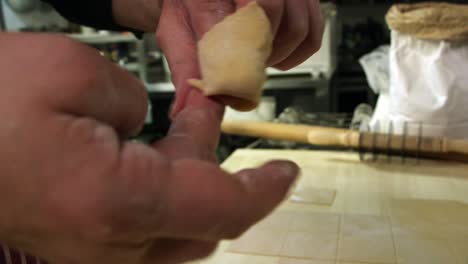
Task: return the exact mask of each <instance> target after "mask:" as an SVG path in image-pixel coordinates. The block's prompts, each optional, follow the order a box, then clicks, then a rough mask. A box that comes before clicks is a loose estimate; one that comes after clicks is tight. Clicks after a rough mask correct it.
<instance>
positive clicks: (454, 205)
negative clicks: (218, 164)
mask: <svg viewBox="0 0 468 264" xmlns="http://www.w3.org/2000/svg"><path fill="white" fill-rule="evenodd" d="M272 159H290V160H293V161H295V162H297V163H298V164H299V165H300V167H301V168H302V177H301V179H300V181H299V183H298V187H297V190H308V188H311V189H310V190H312V191H317V192H320V191H321V190H328V191H336V197H335V199H334V200H333V201H332V202H331V203H330V204H329V205H323V204H322V205H319V204H316V203H310V204H303V203H295V202H293V201H291V200H288V201H286V202H284V203H283V204H282V205H281V206H280V207H279V208H278V210H276V211H275V212H274V213H273V214H272V215H271V216H269V217H268V218H267V220H266V221H263V222H261V223H260V224H258V225H257V226H255V227H253V228H252V229H251V230H250V231H248V232H247V234H246V235H245V236H243V237H241V238H240V239H239V240H237V241H235V242H233V243H231V242H223V243H222V244H221V246H220V248H219V250H218V251H217V252H216V254H214V256H213V257H211V258H210V259H208V260H204V261H201V262H198V263H210V264H211V263H223V264H224V263H233V264H234V263H235V264H237V263H248V264H307V263H309V264H355V263H369V264H374V263H398V264H402V263H408V264H431V263H434V264H451V263H454V264H467V263H468V164H460V163H445V162H435V161H421V162H419V164H417V163H416V162H415V161H411V160H409V161H407V162H406V164H402V163H401V162H400V161H399V160H398V159H394V160H393V161H392V162H390V163H388V162H386V161H381V162H361V161H359V158H358V155H357V154H355V153H344V152H320V151H278V150H239V151H236V152H235V153H234V154H233V155H232V156H231V157H230V158H229V159H228V160H227V161H226V162H225V163H224V164H223V167H224V168H225V169H226V170H228V171H231V172H235V171H238V170H240V169H244V168H249V167H255V166H259V165H261V164H263V163H264V162H266V161H269V160H272ZM233 252H237V253H233Z"/></svg>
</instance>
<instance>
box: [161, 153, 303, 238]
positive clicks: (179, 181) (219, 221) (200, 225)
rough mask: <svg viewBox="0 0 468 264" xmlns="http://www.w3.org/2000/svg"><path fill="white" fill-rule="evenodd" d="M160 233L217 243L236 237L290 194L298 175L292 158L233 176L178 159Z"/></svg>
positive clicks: (200, 164) (163, 212) (163, 210)
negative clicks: (291, 161) (289, 160)
mask: <svg viewBox="0 0 468 264" xmlns="http://www.w3.org/2000/svg"><path fill="white" fill-rule="evenodd" d="M172 169H173V170H172V171H173V174H172V175H171V177H170V179H168V183H167V184H168V185H167V188H169V189H170V190H171V191H170V192H166V195H165V196H164V197H160V199H161V202H163V203H164V204H165V205H166V206H164V207H161V211H160V212H159V213H160V215H161V216H162V218H161V219H159V222H158V226H157V227H156V228H157V230H158V231H157V234H158V235H161V236H170V237H180V238H189V239H190V238H193V239H203V240H212V241H218V240H220V239H225V238H235V237H238V236H240V235H241V234H242V233H243V232H245V231H246V230H247V229H248V228H249V227H250V226H252V225H253V224H255V223H256V222H257V221H259V220H260V219H262V218H263V217H265V216H266V215H268V214H269V213H270V212H271V211H272V210H273V209H274V208H275V207H276V206H277V205H278V204H279V203H280V202H281V201H283V200H284V198H285V197H286V195H287V193H288V190H289V188H290V186H291V185H292V184H293V182H294V181H295V179H296V177H297V174H298V171H299V169H298V167H297V166H296V165H295V164H293V163H290V162H272V163H269V164H267V165H265V166H263V167H261V168H259V169H257V170H246V171H243V172H240V173H238V174H236V176H235V177H233V176H231V175H229V174H227V173H225V172H222V171H221V170H219V168H218V167H217V166H213V165H212V164H209V163H201V162H195V161H190V160H186V161H180V162H177V164H175V165H174V166H173V168H172Z"/></svg>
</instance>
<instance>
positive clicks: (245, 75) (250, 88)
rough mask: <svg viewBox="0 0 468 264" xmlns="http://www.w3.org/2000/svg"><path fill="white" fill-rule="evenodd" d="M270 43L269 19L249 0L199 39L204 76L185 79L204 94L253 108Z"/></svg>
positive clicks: (258, 95)
mask: <svg viewBox="0 0 468 264" xmlns="http://www.w3.org/2000/svg"><path fill="white" fill-rule="evenodd" d="M272 46H273V33H272V30H271V24H270V21H269V19H268V17H267V16H266V14H265V11H264V10H263V9H262V8H261V7H260V6H259V5H258V4H257V2H252V3H250V4H248V5H246V6H245V7H242V8H240V9H239V10H237V12H235V13H234V14H232V15H230V16H228V17H226V18H225V19H224V20H223V21H221V22H220V23H218V24H216V25H215V26H214V27H213V28H212V29H211V30H210V31H208V32H207V33H206V34H205V35H204V36H203V38H202V39H201V40H200V41H199V43H198V57H199V62H200V68H201V74H202V76H203V80H194V79H190V80H188V82H189V84H190V85H192V86H194V87H197V88H199V89H201V90H202V91H203V93H204V95H206V96H222V97H223V102H224V103H225V104H227V105H229V106H231V107H232V108H234V109H236V110H239V111H249V110H252V109H254V108H256V107H257V106H258V104H259V102H260V99H261V95H262V88H263V85H264V83H265V81H266V79H267V75H266V61H267V60H268V58H269V56H270V54H271V50H272Z"/></svg>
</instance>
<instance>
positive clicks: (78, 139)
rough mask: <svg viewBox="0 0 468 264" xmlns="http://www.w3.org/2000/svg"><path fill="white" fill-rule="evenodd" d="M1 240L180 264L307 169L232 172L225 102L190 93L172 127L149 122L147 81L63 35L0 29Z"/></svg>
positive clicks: (70, 263) (82, 263) (108, 263)
mask: <svg viewBox="0 0 468 264" xmlns="http://www.w3.org/2000/svg"><path fill="white" fill-rule="evenodd" d="M0 54H1V57H2V60H0V83H1V84H2V93H1V96H0V117H1V120H2V125H1V126H0V145H1V146H2V150H1V151H0V160H1V162H0V175H1V176H0V194H1V199H0V208H2V210H1V211H0V241H2V242H4V243H6V244H7V245H10V246H12V247H16V248H18V249H22V250H24V251H26V252H28V253H30V254H33V255H37V256H39V257H42V258H43V259H45V260H47V261H48V262H49V263H52V264H55V263H56V264H62V263H67V264H90V263H100V264H128V263H134V264H146V263H148V264H153V263H180V262H183V261H188V260H193V259H197V258H201V257H204V256H207V255H208V254H210V253H211V252H212V251H213V250H214V249H215V247H216V245H217V243H218V241H220V240H221V239H226V238H227V239H229V238H235V237H237V236H239V235H240V234H242V233H243V232H244V231H245V230H247V229H248V228H249V227H250V226H251V225H252V224H254V223H255V222H257V221H259V220H260V219H261V218H263V217H264V216H266V215H267V214H268V213H270V212H271V211H272V210H273V208H274V207H276V205H277V204H278V203H280V202H281V201H282V200H283V199H284V198H285V196H286V195H287V193H288V190H289V187H290V185H291V184H292V183H293V182H294V181H295V179H296V177H297V174H298V168H297V166H296V165H294V164H292V163H290V162H282V161H273V162H270V163H268V164H266V165H264V166H262V167H260V168H258V169H250V170H244V171H241V172H238V173H235V174H229V173H227V172H225V171H223V170H221V169H220V168H219V166H217V165H216V163H215V162H213V161H214V156H213V152H214V148H215V147H216V143H217V140H218V136H219V133H220V132H219V126H220V122H221V118H222V115H223V107H222V106H220V105H219V104H218V103H216V102H214V101H211V100H210V99H207V98H205V97H204V96H202V95H201V94H200V93H198V91H195V90H193V91H191V92H190V94H189V95H188V101H187V105H186V107H185V109H184V110H182V111H181V112H180V113H179V114H178V115H177V117H175V118H174V120H173V125H172V128H171V129H170V132H169V134H168V136H167V137H166V138H165V139H163V140H161V141H159V142H156V143H154V145H153V146H147V145H142V144H138V143H134V142H128V141H122V140H120V139H121V138H124V137H126V136H129V135H135V134H136V133H137V132H138V131H139V130H140V129H141V127H142V125H143V122H144V121H143V120H144V118H145V115H146V111H147V95H146V92H145V89H144V87H143V85H142V84H141V83H140V82H139V81H138V80H137V79H136V78H134V77H133V76H132V75H130V74H128V73H127V72H125V71H124V70H122V69H121V68H119V67H118V66H117V65H115V64H113V63H111V62H109V61H107V60H106V59H105V58H103V57H102V56H100V55H99V54H98V52H96V51H95V50H94V49H92V48H89V47H87V46H85V45H82V44H79V43H77V42H74V41H72V40H70V39H68V38H66V37H64V36H56V35H47V34H32V33H31V34H21V33H0Z"/></svg>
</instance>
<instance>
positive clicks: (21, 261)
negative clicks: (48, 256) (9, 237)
mask: <svg viewBox="0 0 468 264" xmlns="http://www.w3.org/2000/svg"><path fill="white" fill-rule="evenodd" d="M0 264H45V262H43V261H41V260H39V259H38V258H35V257H31V256H29V255H27V254H25V253H22V252H20V251H17V250H13V249H11V248H9V247H7V246H5V245H2V246H1V250H0Z"/></svg>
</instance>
